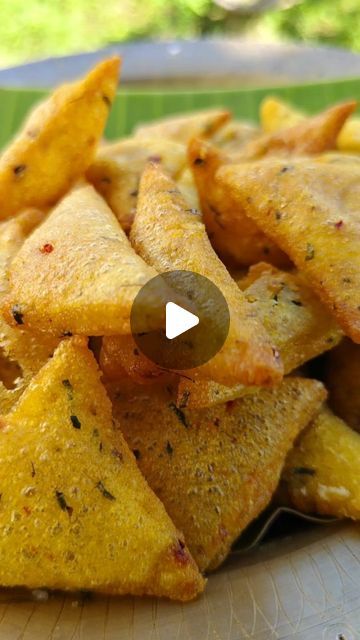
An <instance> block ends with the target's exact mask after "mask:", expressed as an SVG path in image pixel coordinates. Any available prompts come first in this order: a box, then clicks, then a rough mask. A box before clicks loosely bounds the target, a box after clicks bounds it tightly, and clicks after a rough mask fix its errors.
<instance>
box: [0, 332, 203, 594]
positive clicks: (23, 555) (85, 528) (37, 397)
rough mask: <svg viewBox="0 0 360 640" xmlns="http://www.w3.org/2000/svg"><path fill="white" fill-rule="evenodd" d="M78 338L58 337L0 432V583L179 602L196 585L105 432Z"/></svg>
mask: <svg viewBox="0 0 360 640" xmlns="http://www.w3.org/2000/svg"><path fill="white" fill-rule="evenodd" d="M99 378H100V372H99V370H98V368H97V365H96V361H95V359H94V356H93V354H92V353H91V352H90V351H89V349H88V348H87V346H86V340H85V339H81V338H71V339H70V340H67V341H63V342H62V343H61V344H60V346H59V347H58V349H57V351H56V352H55V355H54V357H53V359H52V360H50V362H49V363H48V364H47V365H45V366H44V367H43V369H42V370H41V371H40V372H39V373H38V375H37V376H36V377H35V378H34V380H33V382H31V383H30V385H29V387H28V388H27V390H26V391H25V393H24V394H23V396H22V398H21V399H20V401H19V403H18V404H17V406H16V407H15V408H14V409H13V411H12V412H11V413H10V414H8V415H7V416H5V417H3V418H2V430H1V431H0V459H1V473H0V475H1V482H0V484H1V513H0V526H1V531H2V536H1V539H0V560H1V561H0V584H1V585H4V586H15V585H24V586H27V587H30V588H36V587H49V588H60V589H87V590H98V591H104V592H108V593H117V594H124V593H130V594H137V595H142V594H151V595H157V596H167V597H170V598H174V599H179V600H188V599H191V598H193V597H194V596H196V595H197V594H198V593H199V592H200V591H202V589H203V585H204V582H203V579H202V577H201V575H200V574H199V572H198V570H197V567H196V565H195V563H194V561H193V559H192V558H191V556H190V554H189V552H188V550H187V548H186V546H185V543H184V541H183V538H182V536H181V534H179V532H178V531H177V530H176V529H175V527H174V525H173V524H172V522H171V520H170V518H169V516H168V515H167V513H166V511H165V509H164V507H163V505H162V504H161V503H160V501H159V500H158V499H157V498H156V497H155V495H154V494H153V493H152V491H151V490H150V488H149V487H148V485H147V484H146V482H145V480H144V478H143V477H142V476H141V474H140V471H139V470H138V468H137V466H136V462H135V458H134V456H133V455H132V454H131V452H130V451H129V449H128V447H127V446H126V444H125V442H124V440H123V438H122V436H121V434H120V432H119V431H117V432H116V443H115V430H114V426H113V420H112V414H111V403H110V401H109V399H108V398H107V395H106V392H105V389H104V388H103V386H102V385H101V383H100V380H99Z"/></svg>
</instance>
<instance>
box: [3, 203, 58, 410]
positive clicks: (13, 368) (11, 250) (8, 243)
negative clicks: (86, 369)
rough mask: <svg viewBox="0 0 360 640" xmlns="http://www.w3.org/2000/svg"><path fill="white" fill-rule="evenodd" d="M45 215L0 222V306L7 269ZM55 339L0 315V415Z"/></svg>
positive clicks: (36, 213) (31, 212)
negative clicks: (20, 325) (28, 329)
mask: <svg viewBox="0 0 360 640" xmlns="http://www.w3.org/2000/svg"><path fill="white" fill-rule="evenodd" d="M44 217H45V214H44V213H43V212H41V211H39V210H37V209H29V210H25V211H23V212H22V213H20V214H18V215H17V216H15V217H13V218H10V219H9V220H5V221H3V222H1V223H0V303H1V305H2V304H3V299H4V295H5V294H6V291H7V277H6V273H7V268H8V265H9V262H10V261H11V259H12V258H13V256H14V255H15V254H16V253H17V251H18V250H19V248H20V247H21V245H22V243H23V242H24V240H25V238H26V237H27V236H28V235H29V234H30V233H31V232H32V230H33V229H34V228H35V227H36V226H37V225H39V224H40V223H41V222H42V221H43V219H44ZM58 342H59V341H58V339H57V338H54V337H53V336H48V335H45V334H39V333H38V334H34V333H30V332H28V331H24V330H23V329H21V328H20V327H16V328H13V327H10V326H9V325H8V324H7V323H6V322H5V320H4V319H3V318H2V317H1V316H0V381H1V384H0V412H1V413H7V412H8V411H9V410H10V408H11V407H12V405H13V404H14V403H15V402H16V401H17V400H18V398H19V397H20V395H21V393H22V392H23V391H24V389H25V388H26V386H27V385H28V383H29V381H30V379H31V378H32V376H33V375H34V374H35V373H37V372H38V371H39V369H40V368H41V367H42V366H43V364H45V362H46V361H47V359H48V358H49V357H50V356H51V355H52V354H53V352H54V349H55V347H56V346H57V344H58Z"/></svg>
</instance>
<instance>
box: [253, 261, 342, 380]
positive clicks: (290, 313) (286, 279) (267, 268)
mask: <svg viewBox="0 0 360 640" xmlns="http://www.w3.org/2000/svg"><path fill="white" fill-rule="evenodd" d="M240 286H241V288H243V289H244V292H245V297H246V298H247V300H248V301H249V302H250V303H251V304H252V305H253V306H254V308H255V309H256V312H257V314H258V316H259V318H260V320H261V321H262V323H263V325H264V327H265V328H266V330H267V332H268V334H269V335H270V338H271V340H272V341H273V342H274V344H275V346H276V347H277V349H278V350H279V351H280V355H281V358H282V361H283V363H284V372H285V373H286V374H287V373H290V372H291V371H293V370H294V369H297V368H298V367H301V365H303V364H305V362H307V361H308V360H312V359H313V358H316V357H317V356H319V355H320V354H321V353H324V352H325V351H328V350H329V349H332V347H334V346H335V345H336V344H338V343H339V342H340V340H341V338H342V336H343V333H342V331H341V330H340V329H339V327H338V325H337V323H336V321H335V320H334V319H333V317H332V315H331V314H330V313H329V312H328V310H327V309H326V307H324V305H323V304H322V303H321V302H320V300H319V299H318V297H317V296H316V295H315V294H314V292H313V290H312V289H311V287H310V286H309V283H308V282H307V281H306V279H305V278H304V276H302V275H301V274H300V273H297V272H296V271H293V272H286V271H281V270H280V269H276V268H275V267H273V266H272V265H269V264H266V263H261V264H257V265H255V266H254V267H251V269H250V271H249V273H248V274H247V276H246V277H245V278H244V279H243V280H240Z"/></svg>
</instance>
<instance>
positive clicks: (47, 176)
mask: <svg viewBox="0 0 360 640" xmlns="http://www.w3.org/2000/svg"><path fill="white" fill-rule="evenodd" d="M118 72H119V59H118V58H111V59H109V60H105V61H104V62H101V63H100V64H98V65H97V66H96V67H95V68H94V69H93V70H92V71H90V73H89V74H88V75H87V76H85V78H83V79H81V80H79V81H78V82H75V83H74V84H69V85H64V86H61V87H59V89H56V90H55V91H54V93H53V94H52V95H51V96H50V98H49V99H48V100H46V101H45V102H43V103H42V104H40V105H39V106H38V107H37V108H36V109H35V111H34V112H33V113H32V114H31V115H30V117H29V119H28V120H27V122H26V123H25V126H24V129H23V130H22V131H21V133H20V134H19V136H18V137H17V138H15V140H14V141H13V142H12V143H11V144H10V146H9V147H8V148H7V149H6V151H5V152H4V153H3V155H2V156H1V158H0V201H1V209H0V217H1V218H6V217H8V216H11V215H13V214H14V213H17V212H18V211H20V210H21V209H23V208H25V207H28V206H36V207H40V208H42V207H47V206H50V205H52V204H54V202H56V200H57V199H58V198H60V197H61V196H62V195H63V194H64V193H65V192H66V191H67V190H68V189H69V187H70V186H71V184H73V183H74V182H75V181H76V180H77V179H78V178H79V176H81V175H82V174H83V172H84V171H85V170H86V168H87V167H88V166H89V164H90V163H91V161H92V158H93V156H94V153H95V149H96V145H97V143H98V141H99V139H100V137H101V135H102V132H103V129H104V126H105V123H106V120H107V117H108V113H109V108H110V106H111V102H112V100H113V98H114V95H115V91H116V87H117V81H118Z"/></svg>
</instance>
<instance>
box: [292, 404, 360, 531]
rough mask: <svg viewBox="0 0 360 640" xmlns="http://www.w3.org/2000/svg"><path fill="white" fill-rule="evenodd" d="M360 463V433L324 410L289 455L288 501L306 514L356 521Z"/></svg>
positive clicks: (359, 508)
mask: <svg viewBox="0 0 360 640" xmlns="http://www.w3.org/2000/svg"><path fill="white" fill-rule="evenodd" d="M359 460H360V434H359V433H356V432H355V431H353V430H352V429H350V427H348V425H347V424H346V423H345V422H343V421H342V420H341V419H340V418H337V417H336V416H335V415H334V414H333V413H331V411H330V410H329V409H328V408H326V407H325V408H324V409H323V410H322V411H321V413H320V415H319V416H318V418H316V419H315V420H314V422H313V423H312V424H311V425H310V426H309V427H308V428H307V429H306V431H305V432H304V433H303V434H302V435H301V437H300V440H299V441H298V443H297V444H296V446H295V447H294V449H293V450H292V451H291V452H290V454H289V456H288V459H287V462H286V468H285V470H284V475H283V477H284V480H285V482H286V483H287V489H288V493H289V496H290V498H291V501H292V502H293V504H294V505H295V506H296V507H297V508H298V509H300V510H301V511H304V512H305V513H321V514H324V515H329V516H336V517H338V518H353V519H354V520H359V519H360V474H359Z"/></svg>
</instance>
